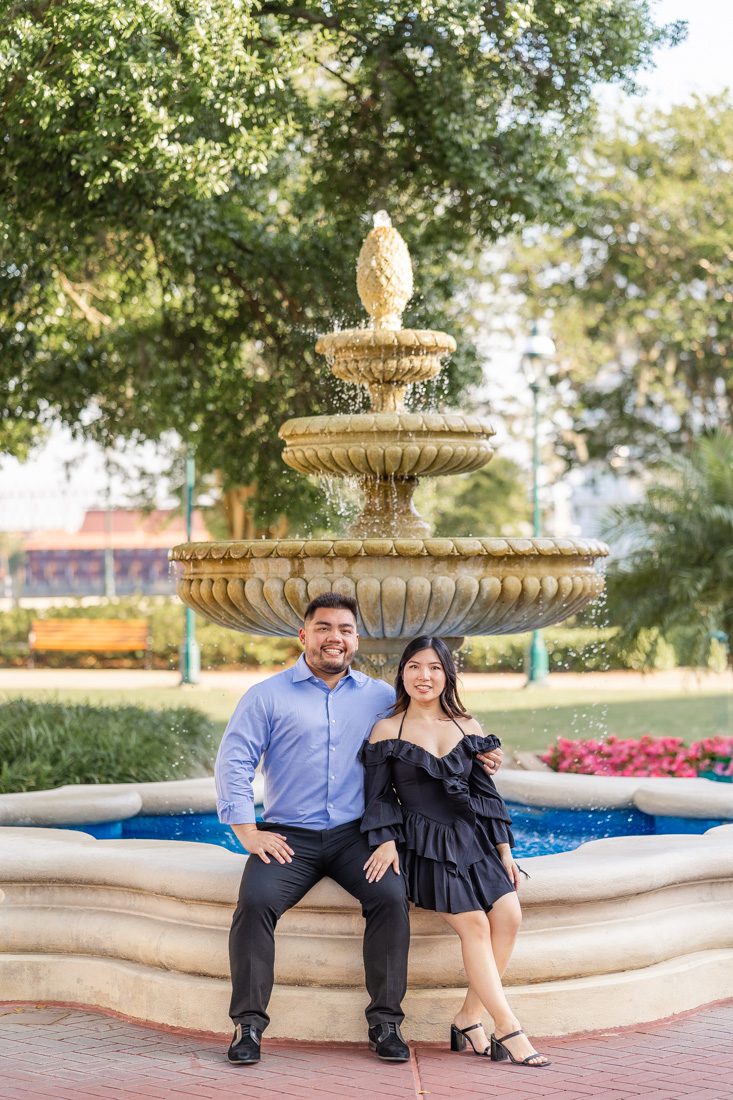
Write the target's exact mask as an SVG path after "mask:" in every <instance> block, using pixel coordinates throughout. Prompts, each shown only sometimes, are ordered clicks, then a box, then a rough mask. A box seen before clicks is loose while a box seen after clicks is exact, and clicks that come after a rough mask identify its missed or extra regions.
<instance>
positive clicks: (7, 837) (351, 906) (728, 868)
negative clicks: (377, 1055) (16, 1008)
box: [0, 825, 733, 1041]
mask: <svg viewBox="0 0 733 1100" xmlns="http://www.w3.org/2000/svg"><path fill="white" fill-rule="evenodd" d="M245 858H246V857H244V856H240V855H236V854H234V853H231V852H228V851H226V850H224V849H223V848H217V847H215V846H211V845H205V844H197V843H185V842H170V841H146V840H95V839H94V838H92V837H90V836H89V835H87V834H84V833H79V832H69V831H65V830H53V829H44V828H40V829H22V828H12V827H7V828H4V829H2V830H0V945H1V946H0V988H1V989H2V990H3V996H4V997H5V998H7V1000H9V1001H10V1000H22V999H28V998H29V997H31V998H32V999H33V1000H34V1001H63V1002H74V1003H78V1004H91V1005H98V1006H100V1007H103V1008H108V1009H112V1010H116V1011H119V1012H122V1013H124V1014H125V1015H128V1016H131V1017H134V1018H137V1019H140V1020H143V1021H150V1022H158V1023H165V1024H168V1025H171V1026H179V1027H188V1028H195V1029H200V1030H205V1031H212V1030H213V1031H217V1032H222V1033H225V1032H226V1031H227V1030H228V1028H229V1022H228V1020H227V1005H228V998H229V981H228V953H227V941H228V929H229V924H230V921H231V914H232V910H233V907H234V904H235V899H236V897H237V892H238V889H239V881H240V876H241V872H242V868H243V865H244V860H245ZM523 866H524V867H525V868H526V870H527V871H528V872H529V874H530V875H531V878H530V880H529V882H527V884H526V885H525V886H523V887H522V899H523V907H524V912H525V918H524V925H523V930H522V932H521V934H520V937H519V943H518V946H517V950H516V952H515V955H514V957H513V959H512V962H511V966H510V969H509V972H508V974H507V982H508V986H509V992H510V996H511V1000H512V1004H513V1005H514V1006H515V1008H516V1011H517V1013H518V1015H519V1016H520V1017H521V1019H522V1021H523V1023H524V1026H525V1027H526V1028H527V1029H528V1030H529V1031H530V1032H533V1033H535V1034H546V1035H561V1034H567V1033H568V1032H572V1031H579V1030H588V1029H595V1028H608V1027H617V1026H623V1025H626V1024H630V1023H638V1022H641V1021H645V1020H652V1019H658V1018H660V1017H663V1016H668V1015H669V1014H670V1013H674V1012H681V1011H685V1010H687V1009H691V1008H694V1007H697V1006H699V1005H702V1004H706V1003H710V1002H712V1001H716V1000H719V999H721V998H723V997H725V996H728V995H729V991H730V987H731V981H732V980H733V925H732V924H731V921H730V910H731V904H732V903H733V825H726V826H720V827H718V828H714V829H711V830H709V831H708V832H706V833H705V834H703V835H681V836H636V837H618V838H613V839H608V840H597V841H593V842H591V843H589V844H585V845H583V846H581V847H580V848H579V849H577V850H576V851H573V852H566V853H562V854H559V855H551V856H540V857H535V858H533V859H526V860H523ZM411 920H412V948H411V954H410V980H409V992H408V996H407V999H406V1004H405V1007H406V1012H407V1022H406V1033H407V1034H408V1035H409V1036H410V1037H411V1038H414V1039H420V1040H430V1041H436V1040H441V1039H443V1038H444V1032H445V1027H446V1021H448V1020H450V1017H451V1014H452V1013H453V1012H455V1009H456V1006H457V1005H458V1004H459V1003H460V1000H461V998H462V995H463V990H464V983H465V979H464V977H463V971H462V965H461V960H460V949H459V944H458V940H457V938H456V937H455V936H454V935H453V933H452V932H450V931H449V930H448V929H447V926H446V925H445V922H444V921H443V920H442V919H441V918H440V917H439V916H438V915H436V914H433V913H426V912H422V911H420V910H415V911H414V912H413V913H412V917H411ZM362 932H363V921H362V918H361V915H360V911H359V907H358V905H357V903H356V901H355V900H354V899H353V898H351V897H350V896H349V895H348V894H346V893H345V892H344V891H343V890H341V889H340V888H339V887H338V886H336V884H335V883H333V882H331V881H329V880H324V881H322V882H321V883H319V884H318V885H317V886H316V887H315V888H314V889H313V890H311V891H310V893H309V894H308V895H306V897H305V898H303V900H302V901H301V902H300V903H299V904H298V905H297V906H296V907H295V908H294V909H292V910H291V911H290V912H288V913H286V914H285V916H284V917H283V918H282V920H281V922H280V924H279V926H278V950H277V963H276V985H275V990H274V995H273V1002H272V1017H273V1025H272V1028H271V1031H270V1034H273V1035H275V1036H278V1035H279V1036H288V1037H291V1038H299V1039H320V1040H328V1041H334V1040H335V1041H338V1040H349V1041H358V1040H362V1039H363V1037H364V1018H363V1010H364V1006H365V1003H366V993H365V990H364V986H363V974H362V963H361V938H362Z"/></svg>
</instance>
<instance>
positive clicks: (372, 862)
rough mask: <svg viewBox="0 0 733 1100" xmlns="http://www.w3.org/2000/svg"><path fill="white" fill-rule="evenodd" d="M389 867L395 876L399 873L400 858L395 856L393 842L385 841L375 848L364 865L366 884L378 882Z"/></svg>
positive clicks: (395, 849) (395, 850)
mask: <svg viewBox="0 0 733 1100" xmlns="http://www.w3.org/2000/svg"><path fill="white" fill-rule="evenodd" d="M388 867H391V868H392V870H393V871H394V873H395V874H396V875H399V873H400V857H399V855H398V854H397V845H396V844H395V842H394V841H393V840H385V842H384V844H380V845H379V847H378V848H375V849H374V851H373V852H372V854H371V855H370V856H369V859H368V860H367V861H366V863H365V864H364V870H365V871H366V877H367V882H379V880H380V879H381V878H382V877H383V875H385V874H386V872H387V868H388Z"/></svg>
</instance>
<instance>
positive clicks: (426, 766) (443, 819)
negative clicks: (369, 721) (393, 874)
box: [361, 715, 514, 913]
mask: <svg viewBox="0 0 733 1100" xmlns="http://www.w3.org/2000/svg"><path fill="white" fill-rule="evenodd" d="M404 720H405V719H404V715H403V718H402V723H400V729H399V734H398V736H397V737H395V738H390V739H389V740H385V741H376V742H375V743H374V744H370V743H369V742H366V743H365V744H364V746H363V747H362V750H361V761H362V763H363V765H364V769H365V776H366V777H365V809H364V816H363V818H362V822H361V831H362V832H363V833H366V834H367V837H368V840H369V845H370V847H371V848H376V847H378V846H379V845H380V844H383V843H384V842H385V841H386V840H394V841H395V842H396V843H397V846H398V848H399V850H400V870H401V872H402V874H404V876H405V880H406V883H407V893H408V897H409V898H410V901H412V902H414V903H415V905H417V906H419V907H420V908H421V909H432V910H435V911H436V912H438V913H467V912H473V911H475V910H477V909H481V910H483V911H484V912H487V911H488V910H489V909H491V907H492V905H493V904H494V902H495V901H498V899H499V898H500V897H503V896H504V894H509V893H511V892H513V890H514V884H513V883H512V881H511V879H510V878H509V875H508V874H507V871H506V869H505V867H504V865H503V863H502V862H501V859H500V858H499V853H498V852H497V850H496V845H497V844H510V845H513V844H514V837H513V836H512V832H511V829H510V825H511V818H510V817H509V814H508V812H507V808H506V805H505V804H504V801H503V799H502V798H501V795H500V794H499V792H498V791H497V789H496V787H495V786H494V783H493V781H492V780H491V779H489V777H488V776H487V774H486V772H485V771H484V769H483V767H482V765H481V764H480V763H479V762H478V761H477V760H476V759H475V756H476V753H479V752H489V751H490V750H491V749H495V748H498V747H499V746H500V744H501V742H500V741H499V739H498V737H493V736H489V737H484V736H483V735H479V734H473V733H464V732H463V730H462V729H461V727H460V726H459V725H458V723H457V722H456V726H458V729H459V730H460V732H461V735H462V737H461V740H460V741H459V742H458V744H457V745H456V746H455V748H453V749H451V751H450V752H449V753H447V754H446V755H445V756H434V755H433V754H432V753H430V752H428V751H427V749H423V748H421V747H420V745H416V744H415V743H414V742H412V741H403V740H402V725H403V724H404Z"/></svg>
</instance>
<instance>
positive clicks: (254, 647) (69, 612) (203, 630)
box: [0, 596, 300, 669]
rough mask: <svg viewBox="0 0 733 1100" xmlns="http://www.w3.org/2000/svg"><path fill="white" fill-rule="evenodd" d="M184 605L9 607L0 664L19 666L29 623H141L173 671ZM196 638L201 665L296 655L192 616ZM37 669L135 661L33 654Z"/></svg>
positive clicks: (266, 661)
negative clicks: (104, 621) (76, 620)
mask: <svg viewBox="0 0 733 1100" xmlns="http://www.w3.org/2000/svg"><path fill="white" fill-rule="evenodd" d="M184 610H185V609H184V607H183V605H182V604H181V603H179V602H177V601H175V602H174V601H172V600H168V599H165V598H161V597H150V596H140V597H127V598H124V599H119V600H105V601H103V602H101V603H98V604H93V605H91V606H84V605H83V604H81V603H76V604H72V605H70V606H68V607H53V608H50V609H49V610H48V611H46V612H39V611H34V610H31V609H28V608H13V610H12V611H6V612H4V613H3V614H1V615H0V661H2V662H3V663H5V664H16V665H20V664H24V663H25V661H26V660H27V658H28V632H29V631H30V628H31V621H32V620H33V619H42V618H46V619H147V620H148V622H149V623H150V632H151V635H152V639H153V664H154V667H156V668H177V667H178V650H179V647H180V645H181V642H182V640H183V629H184ZM196 637H197V640H198V643H199V645H200V647H201V667H202V668H204V669H206V668H221V667H223V666H229V667H231V666H238V665H239V666H244V667H247V666H250V667H263V666H264V667H272V666H279V665H284V664H288V663H290V662H291V661H292V660H294V659H295V658H296V657H297V656H298V654H299V653H300V646H299V645H298V642H297V639H296V638H295V637H293V638H267V637H260V636H258V635H253V634H241V633H239V632H238V631H236V630H229V629H227V628H226V627H223V626H217V625H216V623H211V622H209V621H208V620H207V619H204V618H202V617H201V616H198V615H197V616H196ZM35 663H36V664H37V665H45V666H46V667H49V668H74V667H84V668H101V667H104V666H106V665H114V666H116V667H132V668H139V667H140V664H141V661H140V658H139V657H136V656H128V655H126V654H119V653H117V654H104V653H97V652H94V653H39V654H36V656H35Z"/></svg>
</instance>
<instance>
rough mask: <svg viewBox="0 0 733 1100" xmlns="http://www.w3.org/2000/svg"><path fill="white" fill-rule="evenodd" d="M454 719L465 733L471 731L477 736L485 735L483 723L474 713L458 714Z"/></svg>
mask: <svg viewBox="0 0 733 1100" xmlns="http://www.w3.org/2000/svg"><path fill="white" fill-rule="evenodd" d="M454 721H455V722H456V723H457V724H458V725H459V726H460V727H461V729H462V730H463V732H464V733H470V734H473V735H474V736H476V737H483V736H484V731H483V729H482V728H481V723H480V722H479V721H478V720H477V719H476V718H474V717H473V716H472V715H470V714H464V715H456V716H455V718H454Z"/></svg>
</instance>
